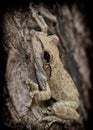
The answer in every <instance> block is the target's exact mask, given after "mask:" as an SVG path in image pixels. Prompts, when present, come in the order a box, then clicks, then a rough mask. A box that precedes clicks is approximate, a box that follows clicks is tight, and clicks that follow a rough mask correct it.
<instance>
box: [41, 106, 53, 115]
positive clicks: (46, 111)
mask: <svg viewBox="0 0 93 130" xmlns="http://www.w3.org/2000/svg"><path fill="white" fill-rule="evenodd" d="M42 113H43V114H44V115H54V114H55V113H54V112H53V110H52V108H51V107H47V109H44V110H42Z"/></svg>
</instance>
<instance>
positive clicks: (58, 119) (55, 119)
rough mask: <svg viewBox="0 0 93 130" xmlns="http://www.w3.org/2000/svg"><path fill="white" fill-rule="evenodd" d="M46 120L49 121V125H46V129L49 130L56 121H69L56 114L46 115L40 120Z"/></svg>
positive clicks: (62, 122) (61, 122)
mask: <svg viewBox="0 0 93 130" xmlns="http://www.w3.org/2000/svg"><path fill="white" fill-rule="evenodd" d="M44 121H47V122H48V123H47V125H46V126H45V129H46V130H48V129H49V128H50V127H51V126H52V125H53V124H54V123H56V122H57V123H60V124H64V123H65V122H67V120H63V119H61V118H59V117H56V116H46V117H44V118H42V119H41V120H40V122H44Z"/></svg>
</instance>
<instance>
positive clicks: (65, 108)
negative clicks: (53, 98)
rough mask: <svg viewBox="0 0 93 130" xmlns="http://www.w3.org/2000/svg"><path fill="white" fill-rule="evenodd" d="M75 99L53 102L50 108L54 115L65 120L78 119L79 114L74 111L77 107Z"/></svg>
mask: <svg viewBox="0 0 93 130" xmlns="http://www.w3.org/2000/svg"><path fill="white" fill-rule="evenodd" d="M78 105H79V104H78V102H76V101H63V100H62V101H59V102H56V103H54V105H53V107H52V110H53V111H54V113H55V115H56V116H58V117H60V118H62V119H65V120H79V117H80V115H79V114H78V112H77V111H76V109H77V107H78Z"/></svg>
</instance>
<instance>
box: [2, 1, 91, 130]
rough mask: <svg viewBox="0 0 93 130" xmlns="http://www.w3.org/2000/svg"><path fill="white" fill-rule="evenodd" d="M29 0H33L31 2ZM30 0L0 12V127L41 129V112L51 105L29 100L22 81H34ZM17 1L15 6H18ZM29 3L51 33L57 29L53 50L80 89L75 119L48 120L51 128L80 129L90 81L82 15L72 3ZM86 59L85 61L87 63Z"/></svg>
mask: <svg viewBox="0 0 93 130" xmlns="http://www.w3.org/2000/svg"><path fill="white" fill-rule="evenodd" d="M30 3H32V1H31V2H30ZM30 3H29V2H26V3H25V5H24V4H21V5H20V4H17V5H15V6H14V5H11V6H8V9H6V8H5V10H4V13H3V14H2V15H1V18H0V19H1V21H2V24H1V29H0V31H1V33H2V34H1V43H2V44H0V81H1V83H0V86H1V88H0V92H1V94H0V105H1V107H0V112H1V114H0V115H1V119H0V122H1V126H0V128H1V129H4V128H6V129H11V130H14V129H15V130H23V129H28V130H34V129H35V130H44V129H45V126H46V125H47V122H42V123H41V122H39V119H40V118H42V117H44V114H43V112H42V111H43V110H44V109H45V108H47V107H48V106H49V105H51V104H52V99H50V100H48V101H44V102H36V103H35V102H32V101H31V98H30V97H29V96H28V95H29V88H27V86H26V84H25V83H24V81H25V80H26V79H27V78H30V79H31V80H32V81H34V82H36V83H38V82H37V77H36V73H35V67H34V56H33V49H32V44H31V39H30V37H29V32H30V30H31V29H33V28H34V29H36V30H38V29H39V28H38V25H37V23H36V22H35V21H34V20H33V19H32V14H31V10H30V8H29V5H30ZM19 5H20V6H19ZM33 6H34V8H35V9H36V10H37V11H38V12H39V13H40V15H41V16H43V17H44V19H45V21H46V23H47V25H48V27H49V33H50V34H56V35H57V36H58V37H59V39H60V41H59V45H58V50H59V54H60V59H61V61H62V63H63V64H64V67H65V69H66V70H67V71H68V72H69V73H70V75H71V77H72V78H73V80H74V82H75V84H76V86H77V89H78V91H79V93H80V107H79V108H78V112H79V114H80V116H81V118H80V121H79V122H75V121H73V122H72V121H69V122H67V123H65V124H58V123H57V122H55V123H53V125H52V126H51V128H50V130H61V129H62V130H85V129H86V126H87V124H88V122H89V121H90V118H89V112H90V111H91V109H92V103H91V100H90V98H91V96H90V91H91V90H92V87H91V86H92V85H91V81H90V80H91V79H90V76H91V66H90V64H91V61H90V60H92V59H91V53H92V51H91V52H89V51H90V49H91V50H92V40H91V38H90V36H91V35H90V34H91V31H90V30H89V28H88V27H87V25H86V22H85V21H86V16H85V14H84V13H83V12H82V8H81V7H80V6H79V4H77V3H71V4H68V2H57V1H54V2H52V1H51V3H49V4H48V3H47V2H46V1H45V2H42V1H39V2H36V1H35V2H33ZM89 63H90V64H89Z"/></svg>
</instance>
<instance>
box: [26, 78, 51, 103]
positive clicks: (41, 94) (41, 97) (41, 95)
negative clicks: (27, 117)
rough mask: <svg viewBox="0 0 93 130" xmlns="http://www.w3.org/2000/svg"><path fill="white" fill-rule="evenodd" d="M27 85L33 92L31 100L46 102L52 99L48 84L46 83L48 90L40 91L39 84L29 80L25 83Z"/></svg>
mask: <svg viewBox="0 0 93 130" xmlns="http://www.w3.org/2000/svg"><path fill="white" fill-rule="evenodd" d="M25 83H26V84H27V85H30V88H31V91H30V96H31V99H34V100H35V101H45V100H48V99H50V97H51V90H50V88H49V85H48V83H47V82H46V90H44V91H40V90H39V86H38V84H36V83H34V82H33V81H31V80H30V79H27V80H26V81H25Z"/></svg>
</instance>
